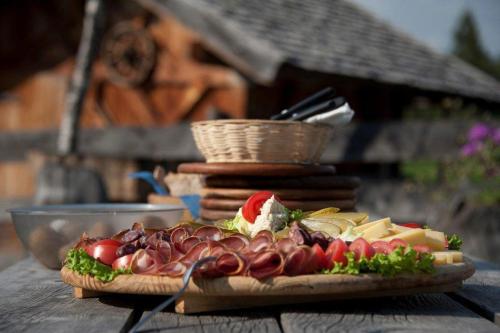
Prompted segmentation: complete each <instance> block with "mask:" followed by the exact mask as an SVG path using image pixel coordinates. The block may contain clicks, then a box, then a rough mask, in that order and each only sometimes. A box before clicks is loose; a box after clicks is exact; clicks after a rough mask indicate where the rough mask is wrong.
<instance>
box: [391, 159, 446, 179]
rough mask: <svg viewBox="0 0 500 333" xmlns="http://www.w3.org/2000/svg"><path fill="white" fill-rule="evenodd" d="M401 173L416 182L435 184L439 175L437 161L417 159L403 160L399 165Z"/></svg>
mask: <svg viewBox="0 0 500 333" xmlns="http://www.w3.org/2000/svg"><path fill="white" fill-rule="evenodd" d="M400 172H401V174H402V175H403V176H404V177H405V178H407V179H409V180H411V181H413V182H415V183H417V184H435V183H436V182H437V181H438V177H439V162H437V161H432V160H419V161H408V162H403V163H401V165H400Z"/></svg>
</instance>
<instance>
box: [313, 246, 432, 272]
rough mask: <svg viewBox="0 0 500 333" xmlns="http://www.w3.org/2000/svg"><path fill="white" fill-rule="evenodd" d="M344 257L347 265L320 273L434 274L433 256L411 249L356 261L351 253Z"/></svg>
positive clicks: (401, 249) (399, 249) (336, 265)
mask: <svg viewBox="0 0 500 333" xmlns="http://www.w3.org/2000/svg"><path fill="white" fill-rule="evenodd" d="M345 256H346V258H347V265H345V266H342V264H340V263H335V266H334V267H333V268H332V269H330V270H328V269H324V270H322V271H321V273H323V274H351V275H358V274H360V273H378V274H381V275H383V276H394V275H396V274H399V273H418V272H423V273H432V272H434V265H433V262H434V256H433V255H432V254H430V253H417V252H416V251H415V250H413V249H412V248H411V247H408V248H407V249H406V251H405V250H404V249H403V248H402V247H400V248H398V249H396V250H394V251H392V252H391V253H390V254H383V253H377V254H375V255H374V256H373V257H372V258H370V259H366V257H362V258H361V259H360V260H356V259H355V258H354V253H353V252H347V253H346V254H345Z"/></svg>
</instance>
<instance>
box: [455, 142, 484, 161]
mask: <svg viewBox="0 0 500 333" xmlns="http://www.w3.org/2000/svg"><path fill="white" fill-rule="evenodd" d="M482 148H483V144H482V142H479V141H473V142H469V143H468V144H466V145H465V146H463V147H462V149H461V151H460V152H461V154H462V156H466V157H467V156H472V155H474V154H476V153H477V152H478V151H480V150H481V149H482Z"/></svg>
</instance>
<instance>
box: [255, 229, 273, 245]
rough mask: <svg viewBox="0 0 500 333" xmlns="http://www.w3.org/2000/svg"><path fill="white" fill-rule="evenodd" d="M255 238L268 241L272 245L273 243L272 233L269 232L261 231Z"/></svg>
mask: <svg viewBox="0 0 500 333" xmlns="http://www.w3.org/2000/svg"><path fill="white" fill-rule="evenodd" d="M257 237H265V238H267V239H268V240H269V243H272V242H273V241H274V236H273V233H272V232H271V231H269V230H261V231H259V232H258V233H257V234H256V235H255V237H254V238H257Z"/></svg>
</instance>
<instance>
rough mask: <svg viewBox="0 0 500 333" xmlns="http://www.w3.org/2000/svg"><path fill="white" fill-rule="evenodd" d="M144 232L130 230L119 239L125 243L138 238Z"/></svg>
mask: <svg viewBox="0 0 500 333" xmlns="http://www.w3.org/2000/svg"><path fill="white" fill-rule="evenodd" d="M143 234H144V233H143V232H142V231H141V230H129V231H127V232H126V233H125V234H123V235H122V236H121V237H120V239H119V240H121V241H122V242H123V243H130V242H133V241H135V240H138V239H139V238H140V237H141V236H142V235H143Z"/></svg>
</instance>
